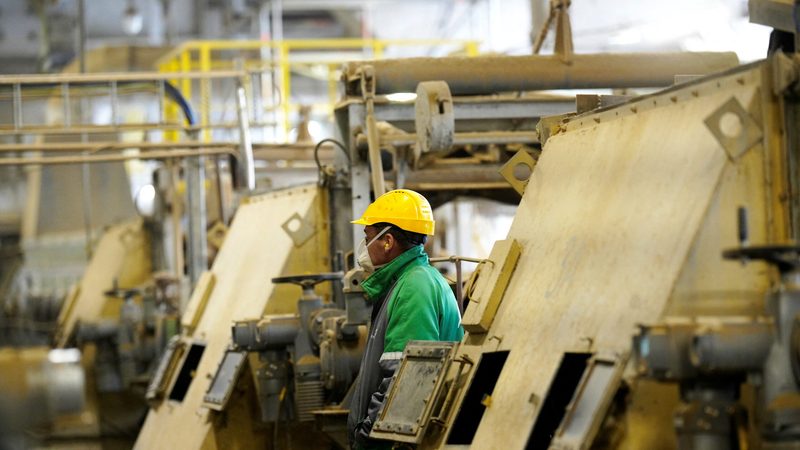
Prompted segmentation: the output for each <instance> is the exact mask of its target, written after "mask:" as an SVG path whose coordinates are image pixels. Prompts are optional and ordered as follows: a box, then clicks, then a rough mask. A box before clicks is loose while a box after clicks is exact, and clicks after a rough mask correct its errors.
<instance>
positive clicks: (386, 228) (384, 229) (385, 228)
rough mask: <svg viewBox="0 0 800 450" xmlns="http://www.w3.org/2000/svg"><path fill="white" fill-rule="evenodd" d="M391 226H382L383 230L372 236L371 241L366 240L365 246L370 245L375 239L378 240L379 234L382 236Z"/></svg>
mask: <svg viewBox="0 0 800 450" xmlns="http://www.w3.org/2000/svg"><path fill="white" fill-rule="evenodd" d="M391 228H392V227H384V228H383V230H381V232H380V233H378V234H376V235H375V237H374V238H372V240H371V241H369V242H367V245H366V246H367V247H369V246H370V245H372V243H373V242H375V241H377V240H378V238H380V237H381V236H383V235H384V234H386V232H387V231H389V230H390V229H391Z"/></svg>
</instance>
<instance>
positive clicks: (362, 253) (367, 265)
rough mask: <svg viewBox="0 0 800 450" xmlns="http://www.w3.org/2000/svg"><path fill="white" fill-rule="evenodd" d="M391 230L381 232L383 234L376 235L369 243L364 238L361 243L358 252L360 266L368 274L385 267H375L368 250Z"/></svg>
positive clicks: (386, 229)
mask: <svg viewBox="0 0 800 450" xmlns="http://www.w3.org/2000/svg"><path fill="white" fill-rule="evenodd" d="M389 228H390V227H386V228H384V229H383V230H381V232H380V233H378V234H376V235H375V237H374V238H372V240H370V241H369V242H367V238H366V237H365V238H362V239H361V242H359V243H358V249H357V250H356V257H357V258H358V265H359V266H361V268H362V269H364V270H365V271H366V272H369V273H372V272H375V269H380V268H381V267H383V266H382V265H381V266H379V267H375V265H373V264H372V258H371V257H370V256H369V250H367V247H369V246H370V245H372V243H373V242H375V241H377V240H378V238H380V237H381V236H383V235H384V234H385V233H386V232H387V231H389Z"/></svg>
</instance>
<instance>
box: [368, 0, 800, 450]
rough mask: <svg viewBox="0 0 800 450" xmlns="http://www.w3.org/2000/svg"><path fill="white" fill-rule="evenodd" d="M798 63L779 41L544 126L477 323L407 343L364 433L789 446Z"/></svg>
mask: <svg viewBox="0 0 800 450" xmlns="http://www.w3.org/2000/svg"><path fill="white" fill-rule="evenodd" d="M758 3H772V4H773V5H772V6H774V7H776V8H779V9H780V6H779V5H777V4H778V3H780V2H758ZM799 68H800V59H798V58H797V56H796V55H795V54H784V53H782V52H777V53H775V54H773V55H772V56H770V57H769V58H768V59H766V60H764V61H759V62H755V63H752V64H748V65H744V66H741V67H738V68H733V69H729V70H726V71H723V72H721V73H719V74H714V75H709V76H705V77H699V78H697V77H695V78H693V79H691V80H689V81H685V82H683V83H680V84H677V85H675V86H672V87H669V88H667V89H664V90H661V91H658V92H655V93H653V94H649V95H645V96H641V97H635V98H630V99H627V100H625V101H623V102H622V103H619V104H616V105H608V106H604V107H600V108H598V109H594V110H590V111H586V112H583V113H578V114H575V115H569V116H566V117H558V118H554V119H545V120H543V121H542V122H541V125H540V129H541V131H542V139H543V150H542V154H541V156H540V158H539V159H538V162H537V164H536V168H535V170H534V171H533V174H532V175H531V177H530V179H529V180H528V181H527V184H526V186H525V187H524V195H523V197H522V201H521V202H520V205H519V208H518V210H517V214H516V216H515V218H514V223H513V225H512V227H511V230H510V232H509V234H508V237H507V239H505V240H503V241H499V242H497V244H496V245H495V247H494V249H493V250H492V253H491V255H490V257H489V258H488V260H489V261H488V262H487V263H486V264H482V265H481V268H480V269H479V273H478V275H477V279H476V281H475V285H474V287H473V288H472V289H470V291H469V304H468V306H467V308H466V311H465V314H464V318H463V325H464V328H465V330H466V331H467V333H468V334H467V336H465V338H464V339H463V341H462V342H460V343H458V344H457V345H455V346H454V345H453V344H452V343H427V342H426V343H410V344H409V345H408V346H407V348H406V350H405V352H404V359H403V361H402V362H401V366H400V368H399V370H398V372H397V373H396V375H395V379H394V380H393V383H392V386H391V387H390V391H389V393H388V394H387V401H386V403H385V404H384V406H383V409H382V410H381V412H380V414H379V417H378V420H377V421H376V423H375V425H374V428H373V431H372V437H375V438H378V439H385V440H389V441H395V442H401V443H407V444H410V445H416V446H418V448H467V447H468V448H508V449H521V448H533V449H537V448H543V449H544V448H551V449H554V448H555V449H578V448H623V449H628V448H630V449H634V448H636V449H639V448H648V449H662V448H663V449H668V448H680V449H701V448H702V449H736V448H764V449H779V448H781V449H782V448H795V447H796V446H797V445H798V442H800V436H798V422H797V398H798V397H797V395H798V392H800V391H799V390H798V389H800V388H799V387H800V375H799V374H798V371H797V367H798V354H797V352H796V348H797V345H798V344H797V342H796V338H797V330H796V328H797V325H796V323H795V322H796V318H797V305H796V303H797V298H796V297H797V293H796V290H797V278H796V277H797V267H798V247H797V245H796V242H797V240H798V236H800V227H799V226H798V224H800V220H798V218H799V217H800V215H798V211H800V209H798V192H800V186H798V176H797V161H798V151H799V149H798V146H797V139H796V138H797V136H796V134H797V117H798V116H797V111H798V103H797V99H798V96H797V94H798V85H799V83H800V79H799V78H798V73H800V70H799ZM416 386H427V387H428V388H426V389H419V388H415V387H416Z"/></svg>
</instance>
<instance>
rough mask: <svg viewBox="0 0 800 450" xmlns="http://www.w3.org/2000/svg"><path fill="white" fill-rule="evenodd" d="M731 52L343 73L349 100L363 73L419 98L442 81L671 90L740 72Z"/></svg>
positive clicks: (457, 91)
mask: <svg viewBox="0 0 800 450" xmlns="http://www.w3.org/2000/svg"><path fill="white" fill-rule="evenodd" d="M738 64H739V59H738V58H737V56H736V54H735V53H733V52H695V53H620V54H613V53H608V54H592V55H576V54H573V55H571V57H570V60H569V62H568V63H565V62H564V61H563V60H562V59H561V57H559V56H557V55H547V56H544V55H529V56H503V55H501V56H481V57H477V58H468V57H449V58H428V57H423V58H403V59H387V60H378V61H357V62H350V63H347V64H346V65H345V67H344V70H343V73H342V79H343V82H344V83H345V88H346V93H347V94H348V95H357V96H361V95H362V92H361V85H360V79H361V76H362V73H363V68H364V67H367V66H371V67H372V69H373V76H374V83H375V93H376V94H378V95H386V94H391V93H395V92H416V89H417V84H419V83H420V82H421V81H430V80H443V81H446V82H447V84H448V86H449V87H450V92H451V93H452V94H453V95H486V94H494V93H498V92H515V91H536V90H546V89H602V88H641V87H660V86H669V85H671V84H673V83H674V79H675V75H705V74H710V73H714V72H720V71H723V70H726V69H730V68H733V67H736V66H737V65H738Z"/></svg>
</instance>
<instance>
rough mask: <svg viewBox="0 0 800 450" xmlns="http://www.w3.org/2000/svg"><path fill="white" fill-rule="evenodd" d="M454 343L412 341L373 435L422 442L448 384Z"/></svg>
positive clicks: (393, 381)
mask: <svg viewBox="0 0 800 450" xmlns="http://www.w3.org/2000/svg"><path fill="white" fill-rule="evenodd" d="M454 346H455V343H453V342H422V341H411V342H409V343H408V345H407V346H406V349H405V351H404V352H403V360H402V362H401V363H400V367H399V368H398V369H397V373H396V374H395V376H394V378H393V379H392V384H391V385H390V386H389V392H388V394H387V396H386V401H385V402H384V404H383V408H382V409H381V411H380V412H379V413H378V418H377V420H376V421H375V425H374V426H373V427H372V432H371V433H370V437H372V438H378V439H389V440H393V441H399V442H408V443H419V442H420V441H421V440H422V437H423V436H424V434H425V430H426V427H427V425H428V418H429V417H430V415H431V412H432V410H433V408H434V405H435V403H437V402H436V398H437V396H438V394H439V393H440V392H441V391H442V389H443V387H444V379H445V375H446V374H447V368H448V367H449V355H450V353H451V351H452V350H453V347H454Z"/></svg>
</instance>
